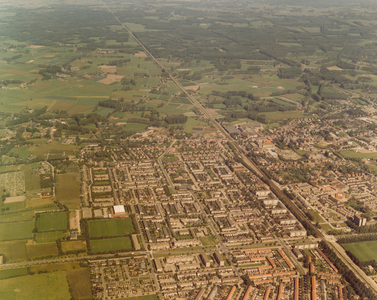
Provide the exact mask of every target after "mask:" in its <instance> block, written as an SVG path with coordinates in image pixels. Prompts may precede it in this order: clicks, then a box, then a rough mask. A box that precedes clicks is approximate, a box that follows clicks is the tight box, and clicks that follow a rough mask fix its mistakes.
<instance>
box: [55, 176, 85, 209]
mask: <svg viewBox="0 0 377 300" xmlns="http://www.w3.org/2000/svg"><path fill="white" fill-rule="evenodd" d="M67 187H69V188H67ZM56 200H58V201H59V202H60V203H61V204H63V205H66V206H67V207H68V208H69V209H79V208H80V178H79V174H78V173H72V174H60V175H56Z"/></svg>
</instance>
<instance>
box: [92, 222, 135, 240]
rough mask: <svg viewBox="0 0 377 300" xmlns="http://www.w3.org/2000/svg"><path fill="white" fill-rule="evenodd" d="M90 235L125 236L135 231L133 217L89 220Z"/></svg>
mask: <svg viewBox="0 0 377 300" xmlns="http://www.w3.org/2000/svg"><path fill="white" fill-rule="evenodd" d="M88 223H89V224H88V225H89V237H90V238H99V237H110V236H124V235H126V234H130V233H134V232H135V229H134V227H133V225H132V219H131V218H122V219H109V220H94V221H89V222H88Z"/></svg>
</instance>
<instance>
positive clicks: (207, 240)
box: [199, 236, 217, 246]
mask: <svg viewBox="0 0 377 300" xmlns="http://www.w3.org/2000/svg"><path fill="white" fill-rule="evenodd" d="M199 239H200V241H201V242H202V244H203V246H212V245H217V241H216V239H215V238H214V237H213V236H203V237H200V238H199Z"/></svg>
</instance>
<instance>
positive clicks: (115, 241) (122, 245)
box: [90, 236, 133, 253]
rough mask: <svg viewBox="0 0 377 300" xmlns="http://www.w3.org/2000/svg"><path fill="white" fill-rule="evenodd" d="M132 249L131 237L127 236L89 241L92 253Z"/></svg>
mask: <svg viewBox="0 0 377 300" xmlns="http://www.w3.org/2000/svg"><path fill="white" fill-rule="evenodd" d="M132 249H133V248H132V243H131V239H130V238H129V237H128V236H127V237H120V238H109V239H98V240H91V241H90V250H91V252H92V253H102V252H111V251H129V250H132Z"/></svg>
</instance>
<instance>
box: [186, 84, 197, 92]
mask: <svg viewBox="0 0 377 300" xmlns="http://www.w3.org/2000/svg"><path fill="white" fill-rule="evenodd" d="M199 87H200V85H199V84H197V85H190V86H185V90H193V91H196V90H197V89H198V88H199Z"/></svg>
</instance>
